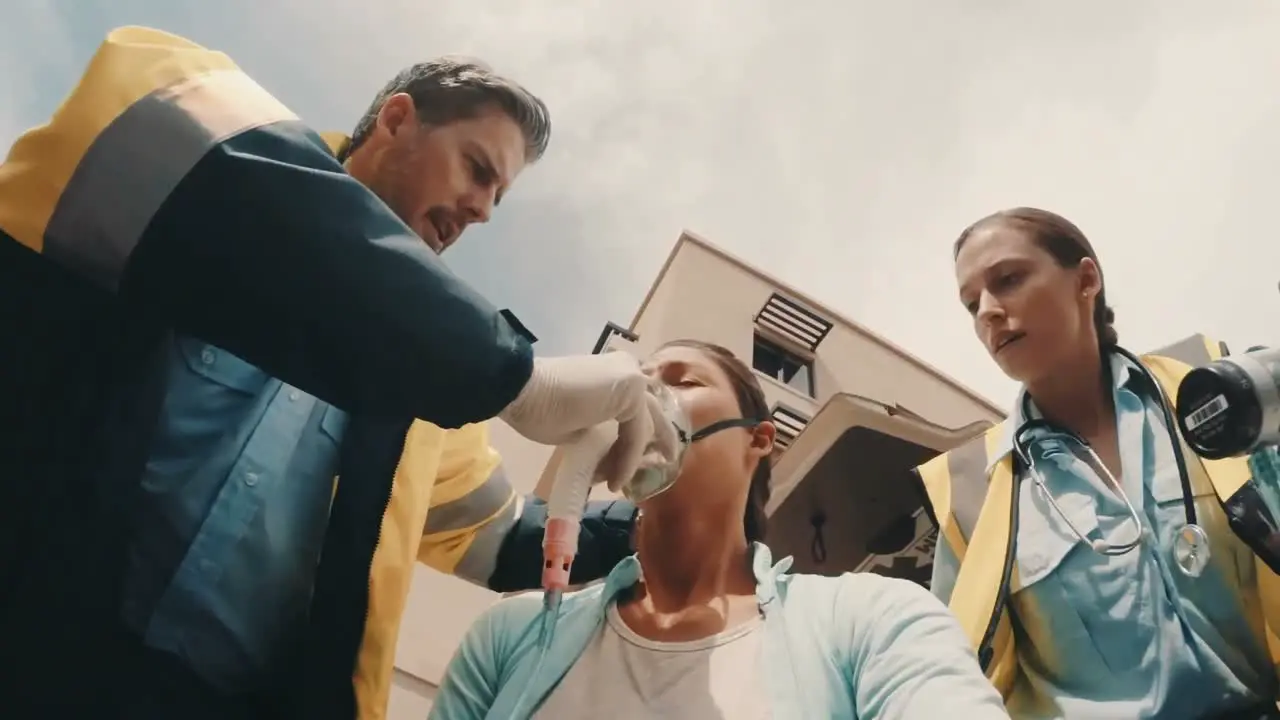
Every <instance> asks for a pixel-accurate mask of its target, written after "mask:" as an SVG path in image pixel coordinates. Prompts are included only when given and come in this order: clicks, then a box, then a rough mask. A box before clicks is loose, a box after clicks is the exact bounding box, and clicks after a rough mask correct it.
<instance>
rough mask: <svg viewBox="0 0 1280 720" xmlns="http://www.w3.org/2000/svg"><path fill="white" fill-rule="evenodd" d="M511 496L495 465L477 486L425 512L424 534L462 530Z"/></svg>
mask: <svg viewBox="0 0 1280 720" xmlns="http://www.w3.org/2000/svg"><path fill="white" fill-rule="evenodd" d="M514 495H515V491H514V490H512V489H511V483H510V482H507V475H506V473H505V472H503V470H502V466H501V465H499V466H497V467H495V468H494V469H493V472H492V473H490V474H489V478H488V479H487V480H485V481H484V484H483V485H481V486H480V487H478V488H476V489H475V490H472V491H471V492H469V493H467V494H466V495H463V496H462V497H460V498H458V499H457V500H451V501H449V502H447V503H441V504H440V505H436V506H434V507H432V508H431V511H430V512H428V513H427V526H426V530H425V532H426V534H428V535H432V534H434V533H440V532H448V531H450V530H465V529H467V528H469V527H473V526H475V525H479V524H480V523H482V522H484V521H485V520H487V519H489V518H490V517H493V515H494V514H495V513H497V512H498V511H499V510H501V509H502V506H503V505H506V504H507V503H508V502H509V501H510V500H511V498H512V496H514Z"/></svg>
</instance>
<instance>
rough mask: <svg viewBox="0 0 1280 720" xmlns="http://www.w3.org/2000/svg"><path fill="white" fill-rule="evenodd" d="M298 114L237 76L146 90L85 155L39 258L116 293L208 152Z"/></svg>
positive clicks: (226, 73) (230, 73) (229, 73)
mask: <svg viewBox="0 0 1280 720" xmlns="http://www.w3.org/2000/svg"><path fill="white" fill-rule="evenodd" d="M296 117H297V116H295V115H294V114H293V113H292V112H290V111H289V109H288V108H286V107H285V106H284V105H282V104H281V103H280V102H279V101H278V100H276V99H275V98H273V97H271V95H270V94H269V93H268V92H267V91H266V90H263V89H262V88H261V87H260V86H258V84H257V83H255V82H254V81H253V80H252V79H250V78H249V77H248V76H247V75H245V74H244V73H242V72H239V71H236V70H219V71H215V72H211V73H207V74H204V75H199V76H197V77H194V78H191V79H188V80H185V81H183V82H182V83H179V84H178V85H175V86H173V87H169V88H165V89H162V90H157V91H155V92H153V93H151V94H150V95H148V96H146V97H144V98H143V99H141V100H139V101H138V102H136V103H134V104H133V105H131V106H129V107H128V108H127V109H126V110H125V111H124V112H123V113H121V114H120V116H119V117H117V118H116V119H115V120H113V121H112V122H111V124H110V125H108V126H107V127H106V129H104V130H103V131H102V132H101V133H99V134H98V136H97V137H96V138H94V140H93V143H92V144H91V145H90V146H89V149H88V150H87V151H85V154H84V156H83V157H82V158H81V159H80V162H79V164H78V165H77V166H76V170H75V172H74V173H72V175H71V178H70V179H69V180H68V182H67V186H66V188H64V189H63V191H62V194H61V195H60V196H59V198H58V203H57V205H56V206H55V207H54V210H53V215H52V217H50V218H49V224H48V226H47V227H46V229H45V245H44V251H43V252H44V254H46V255H49V256H50V257H51V258H52V259H54V260H56V261H58V262H59V263H61V264H64V265H67V266H69V267H70V268H71V269H73V270H75V271H77V272H80V273H82V274H84V275H86V276H87V277H89V278H90V279H91V280H93V281H94V282H97V283H99V284H101V285H103V286H104V287H107V288H110V289H113V290H114V289H115V288H116V285H117V283H118V282H119V278H120V273H121V272H122V271H123V269H124V265H125V262H126V261H127V260H128V258H129V254H130V253H132V252H133V248H134V246H136V245H137V244H138V240H139V239H140V238H141V237H142V233H143V232H144V231H145V230H146V228H147V224H148V223H150V222H151V218H152V216H153V215H155V213H156V212H157V211H158V210H159V209H160V206H161V205H162V204H163V203H164V201H165V199H166V198H168V197H169V194H170V193H171V192H173V189H174V188H175V187H177V185H178V183H179V182H181V181H182V178H184V177H186V175H187V173H188V172H190V171H191V169H192V168H193V167H195V165H196V163H198V162H199V161H200V158H202V157H204V155H205V153H207V152H209V150H211V149H212V148H214V147H215V146H217V145H218V144H219V143H221V142H223V141H224V140H226V139H228V138H230V137H232V136H234V135H237V134H239V133H241V132H244V131H245V130H249V129H252V128H255V127H261V126H263V125H269V124H271V123H275V122H279V121H282V120H292V119H296Z"/></svg>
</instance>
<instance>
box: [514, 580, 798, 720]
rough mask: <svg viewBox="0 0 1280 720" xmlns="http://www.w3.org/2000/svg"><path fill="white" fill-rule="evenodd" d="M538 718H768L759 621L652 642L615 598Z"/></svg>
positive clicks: (573, 719)
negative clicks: (684, 639)
mask: <svg viewBox="0 0 1280 720" xmlns="http://www.w3.org/2000/svg"><path fill="white" fill-rule="evenodd" d="M606 617H607V622H605V623H604V624H603V626H602V627H601V629H600V632H599V633H597V634H596V637H595V639H594V640H592V641H591V644H590V645H588V646H587V649H586V652H584V653H583V654H582V656H581V657H579V658H578V661H577V662H576V663H574V665H573V667H572V668H570V669H569V672H568V673H567V674H566V675H565V677H564V679H563V680H561V681H560V684H559V685H558V686H557V687H556V689H555V690H553V691H552V692H551V695H550V696H549V697H548V698H547V700H546V702H545V703H543V705H542V707H541V708H540V709H539V710H538V712H537V713H536V714H535V715H534V718H535V720H579V719H581V720H597V718H600V717H601V714H602V713H605V714H606V716H607V718H608V720H650V719H652V718H664V719H666V720H720V719H721V718H723V719H724V720H770V718H772V717H773V716H772V714H771V713H770V709H769V694H768V690H767V689H766V686H765V680H766V678H765V675H764V671H763V665H762V655H761V644H762V643H761V632H762V630H763V627H764V621H763V620H762V619H761V618H759V617H757V618H755V619H754V620H752V621H750V622H747V623H744V624H742V625H739V626H737V627H733V628H729V629H728V630H726V631H725V632H722V633H720V634H718V635H713V636H711V637H708V638H703V639H701V640H692V641H689V642H656V641H653V640H646V639H645V638H642V637H640V636H639V635H637V634H636V633H635V632H633V631H632V630H631V628H628V627H627V624H626V622H624V621H623V619H622V616H621V615H619V614H618V608H617V606H616V605H613V604H611V605H610V606H609V611H608V614H607V615H606Z"/></svg>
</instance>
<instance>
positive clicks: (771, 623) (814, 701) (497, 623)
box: [430, 545, 1009, 720]
mask: <svg viewBox="0 0 1280 720" xmlns="http://www.w3.org/2000/svg"><path fill="white" fill-rule="evenodd" d="M752 564H753V569H754V572H755V576H756V581H757V583H758V584H757V589H756V598H757V600H758V601H759V603H760V609H761V611H762V613H763V614H764V632H765V637H764V652H765V660H766V662H767V665H766V667H767V668H768V671H767V675H768V677H766V678H764V679H763V680H764V681H765V682H767V684H768V691H769V697H770V698H771V701H772V705H773V708H772V711H773V717H775V718H779V719H780V720H785V719H791V718H795V719H796V720H800V719H809V718H812V719H814V720H818V719H824V720H825V719H826V718H831V719H832V720H888V719H889V718H892V719H893V720H936V719H937V718H943V717H953V718H964V720H992V719H995V718H1002V719H1007V718H1008V717H1009V715H1008V714H1007V713H1006V712H1005V710H1004V705H1003V703H1002V702H1001V700H1000V696H999V694H997V693H996V691H995V689H994V688H993V687H992V686H991V685H990V683H988V682H987V679H986V678H985V677H983V675H982V672H981V671H980V670H979V668H978V662H977V660H976V659H975V657H974V655H973V652H972V651H971V650H970V649H969V641H968V639H967V638H966V637H965V635H964V632H963V631H962V630H961V629H960V626H959V625H958V624H957V623H956V621H955V619H954V618H953V617H952V616H951V614H950V613H949V612H948V611H947V608H946V607H945V606H944V605H943V604H942V603H941V602H940V601H939V600H937V599H936V598H935V597H933V595H931V594H929V592H928V591H927V590H925V589H924V588H922V587H920V586H918V585H915V584H913V583H910V582H907V581H905V580H895V579H892V578H886V577H882V576H879V575H872V574H866V573H860V574H852V573H848V574H845V575H843V576H840V577H824V576H820V575H788V574H787V570H788V569H789V568H790V567H791V558H789V557H788V558H784V559H783V560H782V561H781V562H779V563H778V564H777V565H773V564H772V558H771V556H770V553H769V549H768V548H767V547H765V546H763V545H757V546H756V548H755V555H754V558H753V563H752ZM639 578H640V563H639V560H638V559H637V558H635V557H631V558H628V559H626V560H624V561H622V562H621V563H619V564H618V566H617V567H615V568H614V570H613V572H611V573H610V574H609V577H608V578H607V579H606V580H605V582H604V583H603V584H602V585H596V586H594V587H590V588H587V589H585V590H582V591H579V592H576V593H573V594H571V595H567V596H566V597H565V598H564V603H563V605H562V607H561V611H560V618H559V622H558V624H557V626H556V631H555V636H554V640H553V641H552V643H551V645H550V647H549V648H548V651H547V653H546V658H545V660H544V661H543V663H542V666H541V667H540V668H539V667H538V659H539V655H540V649H541V648H540V646H539V644H538V637H539V627H540V626H541V622H540V621H541V613H542V598H541V595H540V594H538V593H529V594H526V595H520V596H516V597H513V598H508V599H506V600H503V601H502V602H499V603H498V604H496V605H494V606H493V607H492V608H490V609H489V610H488V611H487V612H486V613H485V614H484V615H482V616H481V617H480V619H479V620H477V621H476V622H475V624H474V625H472V626H471V629H470V630H469V631H468V632H467V635H466V637H465V638H464V639H463V641H462V645H461V647H459V648H458V651H457V652H456V653H455V654H454V656H453V659H452V660H451V661H450V662H449V667H448V668H447V669H446V670H445V676H444V680H443V681H442V682H441V685H440V692H439V694H438V695H437V697H436V700H435V704H434V705H433V706H432V708H431V715H430V717H431V718H439V719H440V720H482V719H484V718H491V719H493V720H524V719H525V718H527V717H529V715H530V714H531V713H532V711H533V710H534V709H535V708H537V707H539V706H540V705H541V704H542V702H543V701H544V700H545V699H546V698H547V696H548V695H549V694H550V693H551V691H552V690H553V689H554V688H555V686H556V684H557V683H559V682H560V679H561V678H563V677H564V675H565V673H567V672H568V671H569V668H571V667H572V666H573V664H574V662H575V661H577V659H578V657H579V656H581V655H582V653H583V650H584V649H585V648H586V647H587V645H588V644H589V643H590V642H591V640H592V639H593V638H594V637H595V635H596V633H597V632H599V631H600V628H601V625H602V624H603V622H604V619H605V611H606V609H607V608H608V606H609V603H610V602H612V601H613V599H614V598H615V597H616V596H617V594H618V593H619V592H621V591H622V590H624V589H626V588H629V587H631V586H632V585H634V584H635V583H636V582H637V581H638V580H639ZM744 682H750V680H746V679H744ZM526 687H527V692H525V691H526ZM594 710H595V711H596V712H598V713H600V714H601V715H602V716H607V715H608V712H609V708H607V707H602V708H594Z"/></svg>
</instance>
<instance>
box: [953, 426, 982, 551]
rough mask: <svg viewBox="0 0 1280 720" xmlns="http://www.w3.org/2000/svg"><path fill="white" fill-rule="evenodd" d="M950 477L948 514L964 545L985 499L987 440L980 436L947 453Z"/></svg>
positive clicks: (975, 524)
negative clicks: (951, 517) (954, 519)
mask: <svg viewBox="0 0 1280 720" xmlns="http://www.w3.org/2000/svg"><path fill="white" fill-rule="evenodd" d="M947 472H948V473H950V475H951V514H952V515H955V518H956V527H958V528H959V529H960V536H961V537H963V538H964V541H965V542H969V538H970V537H972V536H973V529H974V528H976V527H977V526H978V514H979V513H980V512H982V502H983V501H984V500H986V498H987V436H986V435H985V434H984V435H980V436H978V437H976V438H974V439H973V440H970V441H969V442H967V443H965V444H964V445H961V446H960V447H958V448H956V449H955V450H952V451H951V452H949V453H947Z"/></svg>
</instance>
